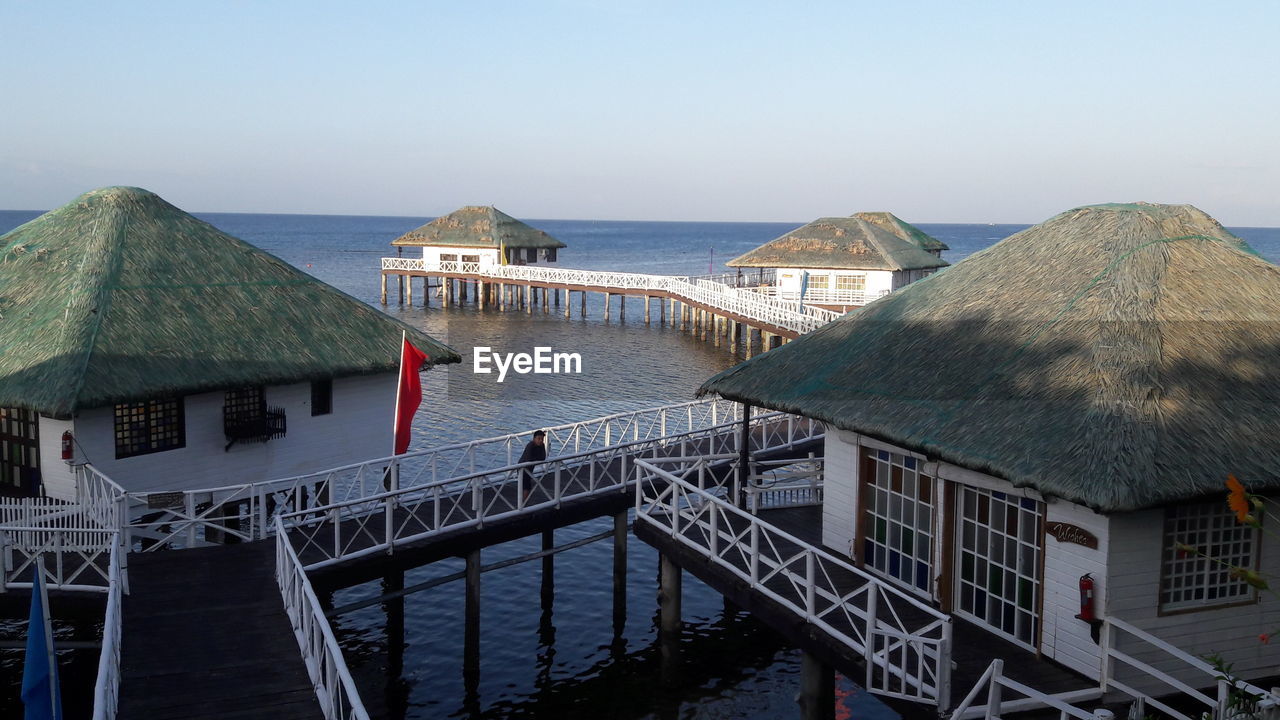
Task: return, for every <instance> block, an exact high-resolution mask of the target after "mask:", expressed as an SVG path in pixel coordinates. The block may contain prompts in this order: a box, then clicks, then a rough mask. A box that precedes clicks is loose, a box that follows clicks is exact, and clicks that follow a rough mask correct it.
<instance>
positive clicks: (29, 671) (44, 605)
mask: <svg viewBox="0 0 1280 720" xmlns="http://www.w3.org/2000/svg"><path fill="white" fill-rule="evenodd" d="M33 570H34V571H35V580H34V581H33V582H32V584H31V622H30V623H29V624H28V625H27V657H26V661H25V664H24V665H23V668H22V704H23V705H24V706H25V707H26V710H25V713H24V714H23V716H22V717H23V720H62V698H60V697H59V692H58V663H57V660H56V658H55V656H54V654H53V628H52V626H51V625H50V622H49V595H48V593H46V592H45V588H44V578H43V577H42V576H43V575H44V562H43V558H40V562H39V563H38V564H37V565H36V567H35V568H33Z"/></svg>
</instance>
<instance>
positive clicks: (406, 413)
mask: <svg viewBox="0 0 1280 720" xmlns="http://www.w3.org/2000/svg"><path fill="white" fill-rule="evenodd" d="M401 343H402V347H401V348H400V385H399V387H397V388H396V422H395V436H396V444H395V451H394V454H395V455H400V454H401V453H403V452H405V451H406V450H408V449H409V431H410V429H411V428H412V427H413V415H414V413H416V412H418V405H420V404H422V379H421V378H419V377H418V372H419V371H420V370H422V363H424V362H426V361H427V360H428V359H430V358H429V356H428V355H427V354H426V353H424V352H422V351H421V350H419V349H418V348H416V347H414V346H413V345H412V344H411V343H410V342H409V339H408V338H404V339H403V340H401Z"/></svg>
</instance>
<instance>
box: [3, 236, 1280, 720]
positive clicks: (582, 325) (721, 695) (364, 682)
mask: <svg viewBox="0 0 1280 720" xmlns="http://www.w3.org/2000/svg"><path fill="white" fill-rule="evenodd" d="M37 214H38V213H32V212H16V211H0V233H4V232H7V231H8V230H10V229H12V228H13V227H16V226H17V225H19V224H21V223H23V222H26V221H27V220H30V219H32V218H34V217H35V216H36V215H37ZM198 215H199V216H200V217H201V218H202V219H205V220H207V221H208V222H210V223H213V224H214V225H216V226H217V227H219V228H221V229H222V230H224V231H226V232H228V233H230V234H232V235H235V236H237V237H240V238H242V239H244V240H246V241H248V242H250V243H253V244H254V245H256V246H258V247H260V248H262V249H264V250H266V251H268V252H271V253H273V254H275V255H277V256H278V257H280V258H282V259H284V260H286V261H288V262H290V263H292V264H293V265H295V266H297V267H298V268H301V269H303V270H305V271H306V272H308V273H311V274H312V275H314V276H315V277H317V278H319V279H321V280H324V281H325V282H328V283H330V284H332V285H334V286H336V287H338V288H340V289H342V290H343V291H345V292H347V293H349V294H351V295H353V296H355V297H356V298H358V299H360V300H362V301H364V302H367V303H370V304H373V305H375V306H377V304H378V293H379V279H378V278H379V274H378V269H379V267H380V258H382V257H384V256H387V255H392V254H394V252H393V250H392V248H391V247H390V246H389V243H390V242H391V240H392V239H394V238H395V237H396V236H398V235H400V234H401V233H403V232H405V231H407V230H410V229H412V228H414V227H417V226H418V225H420V224H422V223H423V222H425V221H426V220H427V219H426V218H408V217H399V218H398V217H352V216H316V215H242V214H224V213H207V214H198ZM530 222H531V223H532V224H533V225H535V226H537V227H539V228H541V229H543V230H546V231H547V232H549V233H551V234H552V235H554V236H556V237H558V238H559V239H561V240H563V241H564V242H565V243H566V244H567V245H568V247H567V248H566V249H565V250H563V251H561V263H560V264H561V265H563V266H567V267H577V268H586V269H600V270H625V271H630V272H651V273H667V274H705V273H708V272H713V271H714V272H722V271H725V270H726V268H725V267H724V265H723V261H725V260H727V259H730V258H733V257H735V256H736V255H739V254H741V253H743V252H746V251H747V250H750V249H751V248H754V247H756V246H757V245H759V244H761V243H763V242H766V241H768V240H771V239H773V238H775V237H777V236H779V235H781V234H783V233H785V232H787V231H788V230H791V229H793V228H794V227H796V226H797V225H799V224H801V223H650V222H606V221H599V222H593V221H567V220H535V221H530ZM1025 227H1026V226H1025V225H921V228H922V229H924V230H925V231H926V232H928V233H930V234H931V235H933V236H935V237H937V238H939V239H941V240H943V241H944V242H946V243H947V244H949V245H950V246H951V251H950V252H948V253H946V254H945V255H944V257H945V258H946V259H948V260H950V261H952V262H955V261H957V260H959V259H961V258H963V257H965V256H967V255H969V254H971V253H973V252H976V251H978V250H981V249H983V248H985V247H987V246H989V245H991V244H993V243H994V242H996V241H998V240H1000V239H1001V238H1004V237H1006V236H1008V235H1010V234H1012V233H1014V232H1017V231H1019V230H1022V229H1024V228H1025ZM1233 232H1235V233H1236V234H1237V235H1239V236H1240V237H1242V238H1244V239H1246V240H1247V241H1249V242H1250V243H1251V244H1252V245H1253V246H1254V247H1255V248H1256V249H1257V250H1258V251H1259V252H1260V253H1261V254H1262V255H1263V256H1264V257H1266V258H1267V259H1269V260H1271V261H1272V262H1276V261H1277V260H1280V229H1273V228H1234V229H1233ZM393 287H394V286H393ZM0 291H2V289H0ZM393 293H394V290H393ZM589 300H590V303H591V305H590V307H589V311H588V314H589V317H588V319H586V320H583V319H581V318H579V317H578V313H577V311H576V307H575V312H574V317H573V318H572V319H570V320H566V319H564V317H563V315H562V314H559V313H557V312H556V311H555V308H552V312H551V313H549V314H546V315H543V314H541V313H535V314H533V315H532V316H530V315H526V314H523V313H515V312H508V313H499V312H495V311H486V312H483V313H481V312H478V311H476V309H475V308H474V307H473V306H471V305H468V306H467V307H465V308H452V309H449V310H444V309H441V308H440V307H439V304H438V303H436V304H434V306H433V307H431V308H429V309H424V308H422V307H421V306H420V305H419V306H416V307H402V306H397V305H391V306H389V307H388V308H386V311H387V312H388V313H389V314H391V315H393V316H395V317H397V318H400V319H402V320H404V321H405V322H407V323H409V324H411V325H414V326H415V327H419V328H421V329H423V330H424V331H426V332H428V333H430V334H432V335H434V336H436V337H438V338H440V339H442V340H444V341H446V342H447V343H449V344H450V345H452V346H453V347H454V348H455V349H457V350H458V351H460V352H461V353H462V354H463V355H464V358H465V359H466V362H464V364H463V365H462V366H452V367H450V368H447V369H433V370H431V371H430V372H428V373H427V374H426V375H425V376H424V378H425V382H424V384H425V392H426V400H425V401H424V403H423V407H422V409H421V410H420V411H419V414H418V418H417V421H416V423H415V428H414V431H415V440H414V442H415V444H416V445H418V446H427V445H438V444H445V443H451V442H456V441H462V440H469V439H473V438H477V437H487V436H490V435H497V434H503V433H507V432H512V431H516V430H523V429H528V428H533V427H537V426H544V425H551V424H558V423H563V422H570V421H574V420H580V419H586V418H590V417H595V416H598V415H604V414H608V413H612V412H619V411H623V410H630V409H636V408H640V407H647V406H652V405H659V404H666V403H672V402H680V401H684V400H688V399H691V398H692V395H693V391H694V390H695V389H696V387H697V386H698V384H699V383H700V382H702V381H703V380H704V379H706V378H707V377H709V376H710V375H712V374H713V373H715V372H716V371H718V370H721V369H723V368H726V367H729V366H731V365H733V364H734V363H736V362H737V361H738V359H737V358H735V357H734V356H733V355H732V354H731V353H730V352H728V351H727V350H725V349H722V348H716V347H714V346H712V345H711V344H709V343H703V342H700V341H697V340H694V339H693V338H692V337H690V336H688V335H685V334H682V333H680V332H679V331H675V330H672V329H670V328H663V327H659V326H657V325H656V324H655V325H653V326H650V327H646V326H645V325H644V323H643V311H642V309H641V306H640V304H639V302H638V301H632V302H631V304H630V305H629V310H628V313H627V319H626V321H625V322H619V321H618V320H617V315H616V314H615V315H614V316H613V317H614V320H613V321H612V322H610V323H605V322H604V321H603V318H602V309H603V306H602V303H601V301H600V299H599V297H598V296H592V297H591V298H590V299H589ZM392 301H393V302H394V294H393V296H392ZM418 301H419V303H420V302H421V299H420V298H418ZM575 303H576V298H575ZM478 345H487V346H490V347H492V348H494V350H496V351H500V352H518V351H530V350H531V349H532V348H533V347H534V346H535V345H550V346H552V347H554V348H555V349H557V350H562V351H567V352H577V353H580V354H581V355H582V357H583V374H582V375H580V376H562V375H540V376H535V375H527V376H522V377H520V378H518V379H517V380H518V381H517V382H511V384H510V385H509V386H508V387H504V388H503V389H502V391H501V392H495V391H493V388H492V386H489V387H488V388H487V389H485V386H482V385H478V384H477V383H474V382H466V383H463V382H457V381H455V382H452V383H451V382H449V376H450V375H451V374H457V373H469V372H470V365H469V361H470V354H471V349H472V348H473V347H475V346H478ZM390 352H394V350H391V351H390ZM509 382H510V381H509ZM608 527H609V522H608V521H607V520H601V521H596V522H588V523H583V524H581V525H578V526H575V527H573V528H566V529H564V530H561V531H558V532H557V537H556V539H557V542H558V543H563V542H567V541H570V540H573V539H576V538H580V537H586V536H589V535H593V534H596V533H598V532H601V531H603V530H606V529H608ZM539 547H540V546H539V544H538V540H537V539H536V538H530V539H527V540H522V541H515V542H512V543H507V544H506V545H501V546H496V547H493V548H490V549H487V550H486V551H485V553H484V562H485V563H490V562H496V561H499V560H501V559H503V558H509V557H514V556H518V555H522V554H524V553H527V552H531V551H534V550H537V549H539ZM611 552H612V551H611V548H610V547H609V545H608V543H594V544H590V545H586V546H584V547H581V548H577V549H574V550H571V551H568V552H565V553H563V554H561V555H559V556H557V558H556V567H555V597H554V603H553V605H552V606H551V608H550V609H549V610H544V609H543V608H542V607H541V604H540V601H539V597H540V590H539V588H540V583H541V573H540V570H541V568H540V564H539V563H524V564H520V565H515V566H512V567H508V568H504V569H502V570H498V571H495V572H490V573H486V574H485V575H484V577H483V582H482V617H481V640H480V653H481V660H480V674H479V677H478V680H475V681H474V682H471V683H468V682H466V681H464V678H463V672H462V665H463V663H462V652H463V624H462V617H463V595H462V587H461V586H460V584H459V583H456V582H455V583H450V584H445V585H441V586H438V587H436V588H433V589H431V590H427V591H423V592H419V593H415V594H413V595H410V596H409V597H408V598H407V600H406V602H405V615H406V620H405V631H404V634H403V637H395V636H396V635H398V633H394V632H393V633H388V621H387V616H386V614H385V611H384V608H383V606H372V607H370V608H367V609H365V610H360V611H356V612H352V613H350V614H347V615H344V616H342V617H341V618H340V619H338V621H337V623H336V629H337V632H338V634H339V636H340V638H341V642H342V645H343V648H344V650H345V653H346V657H347V660H348V663H349V664H350V666H351V668H352V671H353V673H354V674H355V676H356V678H357V682H358V684H359V686H360V688H361V692H362V694H363V696H364V697H365V700H366V703H367V704H368V705H369V706H370V708H371V709H372V710H376V713H377V714H379V715H382V716H385V717H391V718H424V719H425V718H442V717H469V718H495V719H496V718H583V719H584V720H585V719H587V718H592V719H594V718H619V719H626V720H631V719H637V720H638V719H641V718H694V717H696V718H775V717H790V716H793V715H794V714H795V712H796V710H795V700H794V697H795V693H796V691H797V689H798V678H799V668H800V657H799V653H798V652H797V651H796V650H794V649H793V648H790V647H788V646H787V645H786V643H785V642H783V641H782V639H781V638H779V637H778V636H776V635H775V634H774V633H772V632H771V631H770V630H769V629H768V628H766V627H764V626H763V625H761V624H760V623H758V622H756V621H755V620H753V619H752V618H751V617H750V616H748V615H746V614H744V613H741V612H735V611H734V610H732V609H731V608H726V607H725V604H724V602H723V601H722V599H721V598H720V596H719V595H718V594H716V593H715V592H714V591H712V590H710V589H709V588H707V587H705V586H703V585H701V584H700V583H699V582H697V581H696V580H695V579H693V578H691V577H690V578H688V579H687V580H686V582H685V586H684V618H685V621H686V624H685V629H684V634H683V638H682V648H683V656H684V660H683V663H684V664H683V668H684V670H683V672H682V673H681V674H680V676H679V678H678V680H676V681H674V682H669V683H667V684H663V683H660V682H659V665H660V659H659V658H660V653H659V650H658V644H657V632H656V623H657V609H658V608H657V603H656V600H655V598H656V593H657V580H656V578H657V556H656V553H655V552H654V551H653V550H652V549H651V548H649V547H648V546H647V545H644V544H643V543H640V542H639V541H636V540H634V539H632V542H631V552H630V558H629V560H630V567H629V571H628V583H627V587H628V602H627V607H628V615H627V622H626V626H625V628H623V629H622V631H621V632H619V633H616V634H615V632H614V628H613V623H612V610H611V607H612V605H611V603H612V600H611V588H612V586H611V568H612V554H611ZM460 569H461V561H445V562H440V563H435V564H433V565H430V566H425V567H422V568H418V569H416V570H414V571H410V572H409V573H407V574H406V577H405V584H406V585H413V584H416V583H420V582H423V581H425V580H428V579H430V578H433V577H438V576H441V575H445V574H449V573H452V572H456V571H457V570H460ZM382 592H383V589H382V587H381V584H380V583H378V582H374V583H367V584H364V585H359V586H355V587H351V588H344V589H341V590H338V591H336V592H334V593H333V596H332V602H333V603H334V604H336V605H344V604H347V603H350V602H354V601H356V600H359V599H363V598H369V597H376V596H378V595H380V594H381V593H382ZM24 624H25V623H24V622H22V621H12V620H11V621H7V622H6V621H0V640H13V639H21V638H22V637H23V626H24ZM92 631H93V628H92V625H91V624H88V625H86V624H83V623H81V624H76V625H68V626H66V627H63V628H60V629H59V633H60V636H61V637H66V638H71V637H88V636H91V635H92V634H93V632H92ZM389 635H390V636H389ZM401 642H403V643H404V646H403V670H402V671H396V668H395V664H396V663H394V662H393V661H392V653H389V652H388V649H389V648H390V647H393V644H395V643H401ZM126 652H127V651H126ZM63 655H65V658H64V660H63V662H64V663H65V664H67V665H69V667H68V672H69V677H68V681H69V682H70V681H71V678H72V677H74V678H76V684H80V685H82V684H83V682H84V679H85V678H88V682H89V683H90V684H91V683H92V676H93V668H94V667H95V666H96V655H94V654H93V653H92V651H70V652H67V653H63ZM20 678H21V652H20V651H18V650H12V649H0V688H2V689H0V716H9V715H11V714H15V713H18V714H20V712H19V711H17V710H16V707H17V704H16V698H17V685H18V683H19V682H20ZM839 692H840V693H841V695H842V696H843V698H842V704H843V706H844V707H845V708H846V710H845V711H844V712H843V714H844V716H846V717H847V716H849V714H850V713H852V714H853V715H856V716H857V717H859V718H870V719H873V720H878V719H880V718H891V717H893V716H894V714H893V713H892V711H890V710H889V709H888V708H885V707H884V706H882V705H880V704H879V703H878V702H877V701H875V700H874V699H873V698H870V697H868V696H867V695H865V694H864V693H861V692H860V691H859V690H858V688H856V686H854V685H852V684H851V683H849V682H847V681H843V680H842V681H841V683H840V686H839Z"/></svg>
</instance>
